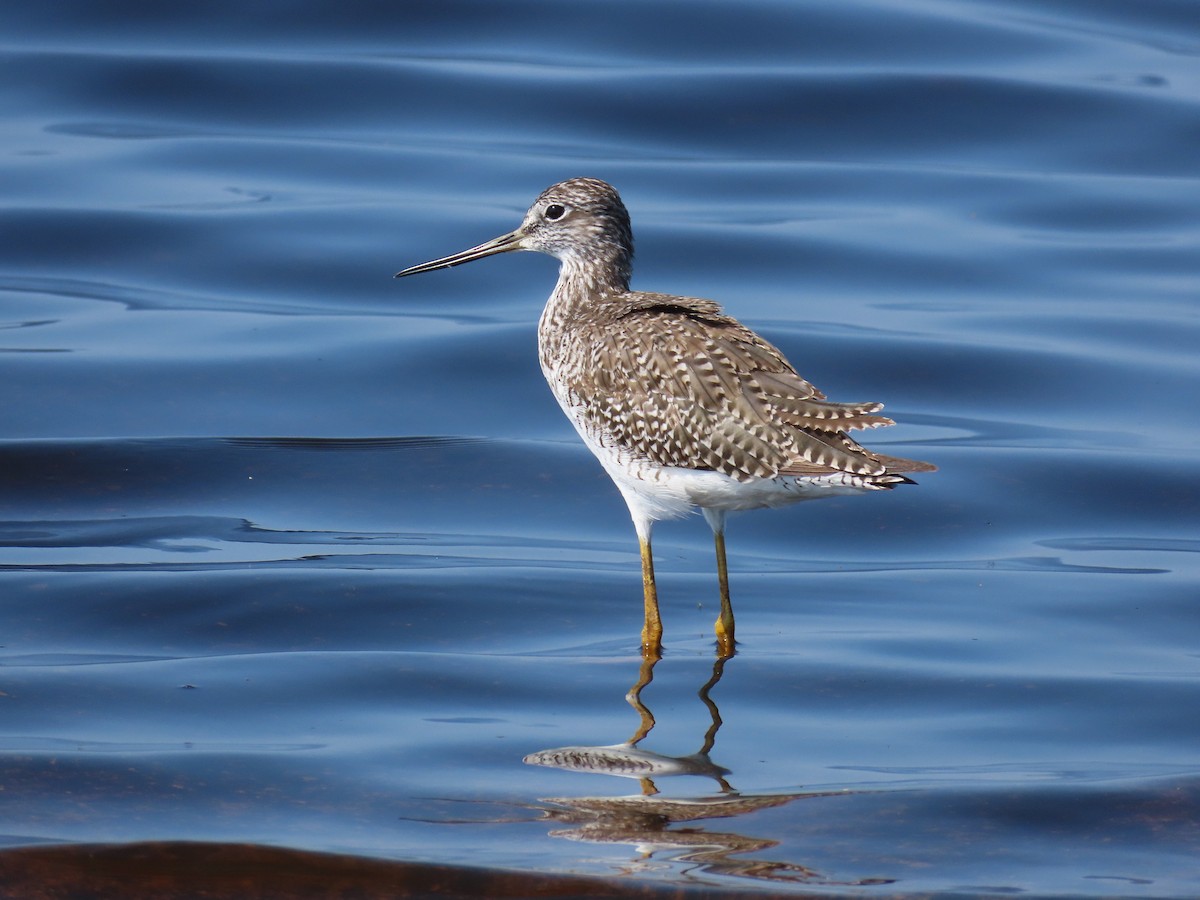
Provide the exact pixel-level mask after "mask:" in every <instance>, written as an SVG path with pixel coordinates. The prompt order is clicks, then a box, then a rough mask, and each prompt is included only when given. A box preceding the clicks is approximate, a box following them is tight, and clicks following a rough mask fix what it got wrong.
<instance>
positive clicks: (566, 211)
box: [396, 178, 934, 654]
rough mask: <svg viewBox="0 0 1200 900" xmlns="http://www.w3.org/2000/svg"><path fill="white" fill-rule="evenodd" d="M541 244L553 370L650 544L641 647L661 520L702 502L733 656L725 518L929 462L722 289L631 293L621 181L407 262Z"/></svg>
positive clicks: (874, 481) (547, 357)
mask: <svg viewBox="0 0 1200 900" xmlns="http://www.w3.org/2000/svg"><path fill="white" fill-rule="evenodd" d="M511 250H537V251H539V252H541V253H548V254H549V255H551V256H554V257H556V258H557V259H558V260H559V262H560V264H561V268H560V270H559V276H558V284H557V285H556V286H555V288H554V293H552V294H551V295H550V299H549V301H548V302H547V303H546V308H545V310H544V311H543V312H542V317H541V322H540V323H539V325H538V350H539V354H540V357H541V363H542V371H543V372H544V373H545V375H546V380H547V381H549V382H550V387H551V389H552V390H553V391H554V396H555V397H556V398H557V399H558V402H559V404H560V405H561V406H562V408H563V411H564V412H565V413H566V414H567V417H568V418H570V420H571V422H572V423H573V424H574V425H575V428H576V429H577V430H578V431H579V434H580V436H581V437H582V438H583V440H584V443H586V444H587V446H588V448H589V449H590V450H591V451H592V452H593V453H594V454H595V455H596V456H597V457H598V458H599V460H600V463H601V464H602V465H603V466H604V468H605V470H606V471H607V472H608V474H609V475H610V476H611V477H612V479H613V481H614V482H616V485H617V488H618V489H619V490H620V492H621V494H622V496H623V497H624V498H625V502H626V504H627V505H628V506H629V512H630V515H631V516H632V517H633V523H634V526H635V528H636V529H637V534H638V540H639V542H640V545H641V553H642V584H643V588H644V595H645V625H644V627H643V630H642V646H643V649H644V651H645V652H647V653H651V654H657V653H658V652H659V651H660V647H661V640H662V623H661V621H660V619H659V613H658V595H657V591H656V589H655V583H654V563H653V557H652V555H651V549H650V531H651V528H652V526H653V524H654V523H655V522H656V521H658V520H660V519H669V518H675V517H678V516H682V515H685V514H686V513H688V512H690V511H691V510H692V509H694V508H695V507H700V509H701V510H703V512H704V517H705V519H707V520H708V524H709V525H710V526H711V527H712V530H713V535H714V537H715V541H716V553H717V573H718V577H719V580H720V590H721V614H720V617H719V618H718V619H717V624H716V632H717V639H718V642H719V645H720V649H721V652H722V653H724V654H728V653H731V652H732V651H733V627H734V623H733V610H732V608H731V606H730V602H729V582H728V574H727V571H726V565H725V537H724V532H725V514H726V513H727V512H729V511H730V510H743V509H758V508H761V507H770V506H783V505H785V504H788V503H794V502H796V501H798V500H810V499H815V498H818V497H829V496H835V495H839V494H853V493H859V492H863V491H873V490H880V489H885V488H891V487H893V486H895V485H897V484H904V483H909V479H908V478H906V477H905V476H904V473H906V472H924V471H930V470H932V469H933V468H934V467H933V466H931V465H930V464H928V463H923V462H917V461H915V460H910V459H899V458H897V457H893V456H884V455H882V454H878V453H873V452H871V451H870V450H867V449H866V448H865V447H862V446H861V445H859V444H858V443H856V442H855V441H853V440H852V439H851V438H850V437H849V436H848V435H847V434H846V432H847V431H849V430H852V429H856V428H874V427H878V426H880V425H890V424H892V422H891V420H890V419H887V418H884V417H883V416H879V415H876V413H877V412H878V411H879V410H880V409H881V408H882V405H881V404H879V403H832V402H830V401H827V400H826V399H825V395H824V394H822V393H821V392H820V391H818V390H817V389H816V388H815V387H813V386H812V385H811V384H809V383H808V382H807V381H805V380H804V379H803V378H801V377H800V376H799V375H798V374H796V371H795V369H793V368H792V366H791V364H790V363H788V361H787V360H786V359H784V357H783V354H782V353H780V352H779V351H778V350H777V349H775V347H773V346H771V345H770V344H769V343H767V342H766V341H764V340H763V339H762V338H761V337H759V336H758V335H757V334H755V333H754V332H753V331H751V330H750V329H749V328H747V327H746V326H744V325H742V324H741V323H740V322H738V321H736V320H735V319H732V318H730V317H729V316H727V315H725V314H723V313H722V312H721V308H720V307H719V306H718V305H717V304H716V303H714V302H712V301H711V300H698V299H695V298H692V297H675V296H672V295H669V294H650V293H643V292H641V291H631V290H630V289H629V277H630V273H631V270H632V262H633V234H632V231H631V229H630V224H629V214H628V213H627V212H626V211H625V206H624V204H623V203H622V202H621V198H620V197H619V196H618V195H617V192H616V191H615V190H614V189H613V188H612V187H611V186H610V185H608V184H606V183H605V182H603V181H598V180H596V179H593V178H574V179H571V180H570V181H564V182H562V183H561V184H556V185H554V186H552V187H549V188H547V189H546V190H545V191H543V192H542V194H541V195H540V196H539V197H538V198H537V199H536V200H535V201H534V203H533V206H531V207H530V208H529V211H528V212H527V213H526V214H525V219H524V221H522V223H521V225H520V227H518V228H517V229H516V230H515V231H512V232H509V233H508V234H505V235H502V236H500V237H498V238H495V239H493V240H491V241H488V242H486V243H484V244H480V245H479V246H478V247H473V248H471V249H470V250H464V251H462V252H461V253H456V254H454V255H453V256H447V257H443V258H442V259H435V260H433V261H431V262H427V263H422V264H420V265H417V266H412V267H411V268H408V269H405V270H404V271H402V272H399V273H397V276H396V277H400V276H403V275H414V274H416V273H418V272H428V271H430V270H433V269H443V268H449V267H450V266H456V265H459V264H460V263H465V262H470V261H471V260H475V259H481V258H483V257H485V256H492V255H494V254H496V253H505V252H508V251H511Z"/></svg>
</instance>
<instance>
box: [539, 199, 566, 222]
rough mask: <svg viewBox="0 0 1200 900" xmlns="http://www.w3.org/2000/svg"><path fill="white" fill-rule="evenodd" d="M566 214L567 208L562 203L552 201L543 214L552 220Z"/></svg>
mask: <svg viewBox="0 0 1200 900" xmlns="http://www.w3.org/2000/svg"><path fill="white" fill-rule="evenodd" d="M566 214H567V208H566V207H565V206H563V205H562V204H561V203H551V204H550V205H549V206H547V207H546V208H545V209H544V210H543V211H542V215H544V216H545V217H546V218H547V219H549V220H550V221H551V222H554V221H556V220H558V219H561V218H562V217H563V216H565V215H566Z"/></svg>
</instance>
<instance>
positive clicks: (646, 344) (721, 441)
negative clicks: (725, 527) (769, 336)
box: [539, 272, 930, 488]
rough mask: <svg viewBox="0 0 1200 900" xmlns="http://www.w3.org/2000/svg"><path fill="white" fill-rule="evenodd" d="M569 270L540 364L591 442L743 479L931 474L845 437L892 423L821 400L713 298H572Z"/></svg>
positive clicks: (869, 409) (867, 410)
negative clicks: (580, 419)
mask: <svg viewBox="0 0 1200 900" xmlns="http://www.w3.org/2000/svg"><path fill="white" fill-rule="evenodd" d="M570 275H571V273H570V272H565V273H564V276H563V280H562V281H560V284H559V287H558V289H557V290H556V291H555V295H554V297H552V298H551V302H550V304H549V305H548V306H547V309H546V311H545V313H544V315H543V319H542V323H541V327H540V328H539V337H540V344H541V348H540V349H541V357H542V364H543V369H544V370H545V371H546V375H547V378H548V379H549V380H550V381H551V385H552V387H554V388H555V393H556V394H558V395H559V397H560V400H563V399H564V398H566V399H565V403H566V405H569V406H571V407H573V408H574V410H575V413H576V415H580V416H582V417H583V422H582V423H581V426H582V429H583V430H586V432H587V433H588V435H589V436H590V437H591V438H592V440H593V441H594V442H596V443H597V444H598V445H600V446H602V447H609V448H613V449H614V450H616V451H618V452H622V453H623V454H626V455H628V456H629V457H630V459H631V460H634V461H638V462H649V463H651V464H652V465H654V466H671V467H678V468H683V469H695V470H707V471H714V472H720V473H722V474H725V475H728V476H730V477H731V478H733V479H735V480H737V481H740V482H746V481H751V480H755V479H763V478H768V479H769V478H775V477H777V476H780V475H795V476H808V477H822V476H828V475H834V474H838V473H846V474H848V475H851V476H855V478H854V480H855V481H858V480H859V479H861V481H862V485H863V487H864V488H868V487H888V486H891V484H893V483H900V482H903V481H906V480H907V479H904V478H903V477H897V476H898V475H899V474H900V473H903V472H914V471H923V470H926V469H928V468H930V467H929V466H928V464H926V463H920V462H917V461H915V460H904V459H899V458H895V457H885V456H882V455H880V454H876V453H872V452H871V451H870V450H868V449H866V448H865V447H863V446H862V445H861V444H859V443H858V442H856V441H855V440H853V439H852V438H851V437H850V436H849V435H848V434H847V432H848V431H851V430H857V429H864V428H877V427H880V426H884V425H891V424H892V420H891V419H888V418H886V417H884V416H881V415H877V413H878V412H879V410H880V409H882V404H880V403H874V402H867V403H835V402H831V401H829V400H827V399H826V398H825V395H824V394H822V393H821V392H820V391H819V390H817V389H816V388H815V387H814V386H813V385H811V384H809V383H808V382H807V381H805V380H804V379H803V378H801V377H800V376H799V375H798V374H797V373H796V370H795V369H794V368H793V367H792V366H791V364H790V363H789V362H788V361H787V359H785V358H784V356H783V354H782V353H780V351H779V350H778V349H776V348H775V347H774V346H772V345H771V344H769V343H768V342H767V341H765V340H763V339H762V338H761V337H759V336H758V335H757V334H755V333H754V332H753V331H751V330H750V329H749V328H747V327H746V326H744V325H742V324H741V323H740V322H738V321H737V320H735V319H733V318H731V317H729V316H727V315H725V314H724V313H723V312H722V311H721V308H720V306H719V305H718V304H716V303H714V302H713V301H711V300H701V299H696V298H690V297H675V296H671V295H667V294H655V293H642V292H630V291H627V290H626V291H613V292H602V293H600V294H595V293H592V294H591V295H590V296H589V299H588V302H587V303H586V304H578V303H572V302H570V298H572V297H580V296H588V294H587V292H580V291H578V290H576V289H575V288H573V287H572V285H570V284H569V283H564V282H569V281H570Z"/></svg>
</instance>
